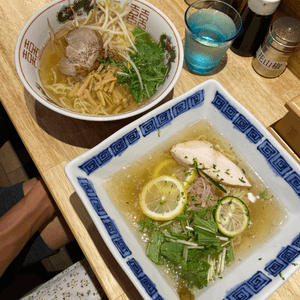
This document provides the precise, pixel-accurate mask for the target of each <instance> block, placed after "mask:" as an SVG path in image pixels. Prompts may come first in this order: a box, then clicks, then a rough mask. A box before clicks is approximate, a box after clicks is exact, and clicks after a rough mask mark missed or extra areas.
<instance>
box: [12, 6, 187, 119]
mask: <svg viewBox="0 0 300 300" xmlns="http://www.w3.org/2000/svg"><path fill="white" fill-rule="evenodd" d="M134 1H136V2H140V3H142V4H144V5H146V6H148V7H149V8H150V9H152V10H153V11H155V12H156V13H157V14H158V15H160V16H161V18H163V19H164V20H165V21H166V23H167V24H168V25H169V26H170V29H171V30H172V31H173V34H174V36H175V38H176V44H177V45H178V53H177V56H178V65H177V68H176V71H175V75H174V77H173V80H172V81H171V82H170V84H169V85H168V86H167V87H166V88H165V90H164V91H163V92H162V93H161V95H160V96H159V97H158V98H156V99H155V100H153V101H152V102H151V103H150V104H148V105H145V106H143V107H141V108H139V109H136V110H132V111H130V112H126V113H124V114H119V115H112V116H92V115H84V114H80V113H76V112H72V111H70V110H66V109H64V108H60V107H59V106H57V105H55V104H52V103H50V102H48V101H46V100H44V99H43V98H41V97H40V96H39V95H38V94H37V93H36V92H35V91H34V89H33V88H32V87H31V86H30V84H29V83H28V81H27V80H26V78H25V76H24V73H23V70H22V68H21V65H20V56H21V51H20V50H21V45H22V42H23V39H24V35H25V33H26V32H27V30H28V29H29V28H30V26H31V25H32V23H33V22H34V21H35V19H36V18H38V17H39V16H40V15H41V14H43V13H44V12H45V11H47V10H48V9H49V8H51V7H52V6H54V5H57V4H59V3H63V2H66V0H55V1H53V2H51V3H49V4H47V5H46V6H44V7H42V8H41V9H40V10H39V11H37V12H36V13H35V14H34V15H33V16H32V17H31V18H30V19H29V20H28V21H27V23H26V24H25V25H24V27H23V29H22V30H21V32H20V34H19V36H18V39H17V42H16V46H15V67H16V70H17V73H18V75H19V78H20V80H21V82H22V84H23V85H24V87H25V88H26V90H27V91H28V92H29V93H30V94H31V96H32V97H34V99H36V100H37V101H39V102H40V103H41V104H43V105H45V106H46V107H48V108H49V109H51V110H53V111H55V112H57V113H59V114H62V115H65V116H67V117H71V118H74V119H80V120H86V121H114V120H121V119H126V118H130V117H133V116H135V115H138V114H141V113H143V112H145V111H147V110H149V109H150V108H152V107H153V106H155V105H156V104H158V103H159V102H160V101H161V100H163V99H164V98H165V97H166V96H167V95H168V94H169V92H170V91H171V90H172V89H173V88H174V85H175V84H176V82H177V80H178V78H179V76H180V73H181V70H182V66H183V45H182V41H181V38H180V35H179V33H178V31H177V29H176V27H175V26H174V24H173V23H172V22H171V20H170V19H169V18H168V17H167V16H166V15H165V14H164V13H163V12H161V11H160V10H159V9H158V8H156V7H155V6H153V5H152V4H150V3H148V2H146V1H144V0H134ZM148 101H149V100H148Z"/></svg>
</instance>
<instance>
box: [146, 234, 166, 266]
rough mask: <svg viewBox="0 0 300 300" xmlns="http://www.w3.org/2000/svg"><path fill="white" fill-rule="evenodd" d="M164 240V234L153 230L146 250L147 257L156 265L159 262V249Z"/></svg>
mask: <svg viewBox="0 0 300 300" xmlns="http://www.w3.org/2000/svg"><path fill="white" fill-rule="evenodd" d="M164 240H165V236H164V234H163V233H162V232H161V231H159V230H154V231H153V234H152V237H151V241H150V243H149V246H148V249H147V253H146V254H147V256H148V257H149V258H150V259H151V260H152V261H153V262H154V263H156V264H158V263H159V261H160V247H161V245H162V243H163V242H164Z"/></svg>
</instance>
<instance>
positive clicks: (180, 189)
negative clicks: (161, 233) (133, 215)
mask: <svg viewBox="0 0 300 300" xmlns="http://www.w3.org/2000/svg"><path fill="white" fill-rule="evenodd" d="M186 202H187V194H186V191H185V188H184V186H183V183H182V182H181V181H180V180H179V179H178V178H176V177H174V176H168V175H163V176H159V177H157V178H154V179H152V180H150V181H149V182H148V183H147V184H146V185H145V186H144V188H143V190H142V192H141V194H140V201H139V203H140V207H141V209H142V211H143V213H144V214H145V215H146V216H148V217H150V218H152V219H154V220H172V219H174V218H175V217H176V216H178V215H179V214H181V212H182V211H183V210H184V206H185V204H186Z"/></svg>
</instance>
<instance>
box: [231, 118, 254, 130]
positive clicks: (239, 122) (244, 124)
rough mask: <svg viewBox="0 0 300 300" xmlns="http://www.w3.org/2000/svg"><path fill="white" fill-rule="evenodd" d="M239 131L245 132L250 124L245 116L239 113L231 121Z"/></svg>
mask: <svg viewBox="0 0 300 300" xmlns="http://www.w3.org/2000/svg"><path fill="white" fill-rule="evenodd" d="M232 123H233V124H234V125H235V126H236V127H237V128H238V129H239V130H240V131H241V132H245V131H246V130H247V129H248V128H249V127H250V125H251V123H250V122H249V121H248V120H247V118H246V117H245V116H243V115H242V114H239V115H238V116H237V117H236V118H235V119H234V121H233V122H232Z"/></svg>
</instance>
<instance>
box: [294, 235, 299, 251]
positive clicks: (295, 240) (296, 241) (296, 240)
mask: <svg viewBox="0 0 300 300" xmlns="http://www.w3.org/2000/svg"><path fill="white" fill-rule="evenodd" d="M292 245H293V246H296V247H298V248H300V234H299V235H298V236H297V237H296V238H295V239H294V240H293V242H292Z"/></svg>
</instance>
